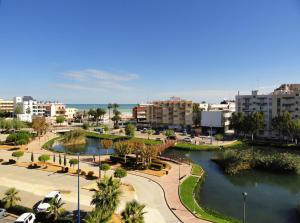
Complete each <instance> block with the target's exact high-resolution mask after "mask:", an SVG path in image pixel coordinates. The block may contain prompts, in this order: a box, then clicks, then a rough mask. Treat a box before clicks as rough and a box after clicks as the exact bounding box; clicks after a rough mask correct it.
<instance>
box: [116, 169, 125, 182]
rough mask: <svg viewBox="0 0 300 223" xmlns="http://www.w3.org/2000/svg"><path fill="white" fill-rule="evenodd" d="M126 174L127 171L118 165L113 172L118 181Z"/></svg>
mask: <svg viewBox="0 0 300 223" xmlns="http://www.w3.org/2000/svg"><path fill="white" fill-rule="evenodd" d="M126 176H127V171H126V170H125V169H123V168H122V167H118V168H117V169H116V170H115V172H114V177H116V178H119V179H120V181H121V179H122V178H124V177H126Z"/></svg>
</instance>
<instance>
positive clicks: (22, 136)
mask: <svg viewBox="0 0 300 223" xmlns="http://www.w3.org/2000/svg"><path fill="white" fill-rule="evenodd" d="M30 138H31V134H30V133H29V132H27V131H19V132H16V133H12V134H10V135H9V136H8V137H7V138H6V142H7V143H16V144H18V145H24V144H28V143H29V140H30Z"/></svg>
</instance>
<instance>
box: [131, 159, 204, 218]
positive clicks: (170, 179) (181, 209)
mask: <svg viewBox="0 0 300 223" xmlns="http://www.w3.org/2000/svg"><path fill="white" fill-rule="evenodd" d="M168 163H169V164H170V165H171V166H172V169H171V171H169V174H168V175H166V176H163V177H156V176H152V175H147V174H143V173H141V172H137V171H134V172H132V173H133V174H135V175H137V176H142V177H145V178H148V179H151V180H153V181H154V182H156V183H158V184H159V185H160V186H161V187H162V189H163V190H164V193H165V198H166V201H167V203H168V206H169V208H170V209H171V210H172V212H173V213H174V214H175V215H176V216H177V218H178V219H180V221H181V222H187V223H209V221H205V220H201V219H199V218H196V217H195V216H194V215H193V214H192V213H191V212H189V211H188V210H187V209H186V208H185V206H184V205H183V204H182V203H181V201H180V198H179V194H178V188H179V178H180V179H181V180H180V182H182V181H183V180H184V179H185V178H186V177H188V176H189V175H190V173H191V166H190V165H188V164H181V165H180V177H179V165H177V164H174V163H170V162H168Z"/></svg>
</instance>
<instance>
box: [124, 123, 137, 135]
mask: <svg viewBox="0 0 300 223" xmlns="http://www.w3.org/2000/svg"><path fill="white" fill-rule="evenodd" d="M125 134H126V135H127V136H129V137H131V138H133V137H134V135H135V126H134V125H132V124H128V125H126V127H125Z"/></svg>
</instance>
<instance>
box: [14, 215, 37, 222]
mask: <svg viewBox="0 0 300 223" xmlns="http://www.w3.org/2000/svg"><path fill="white" fill-rule="evenodd" d="M34 221H35V215H34V214H32V213H24V214H22V215H21V216H20V217H18V219H17V220H16V221H15V223H34Z"/></svg>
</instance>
